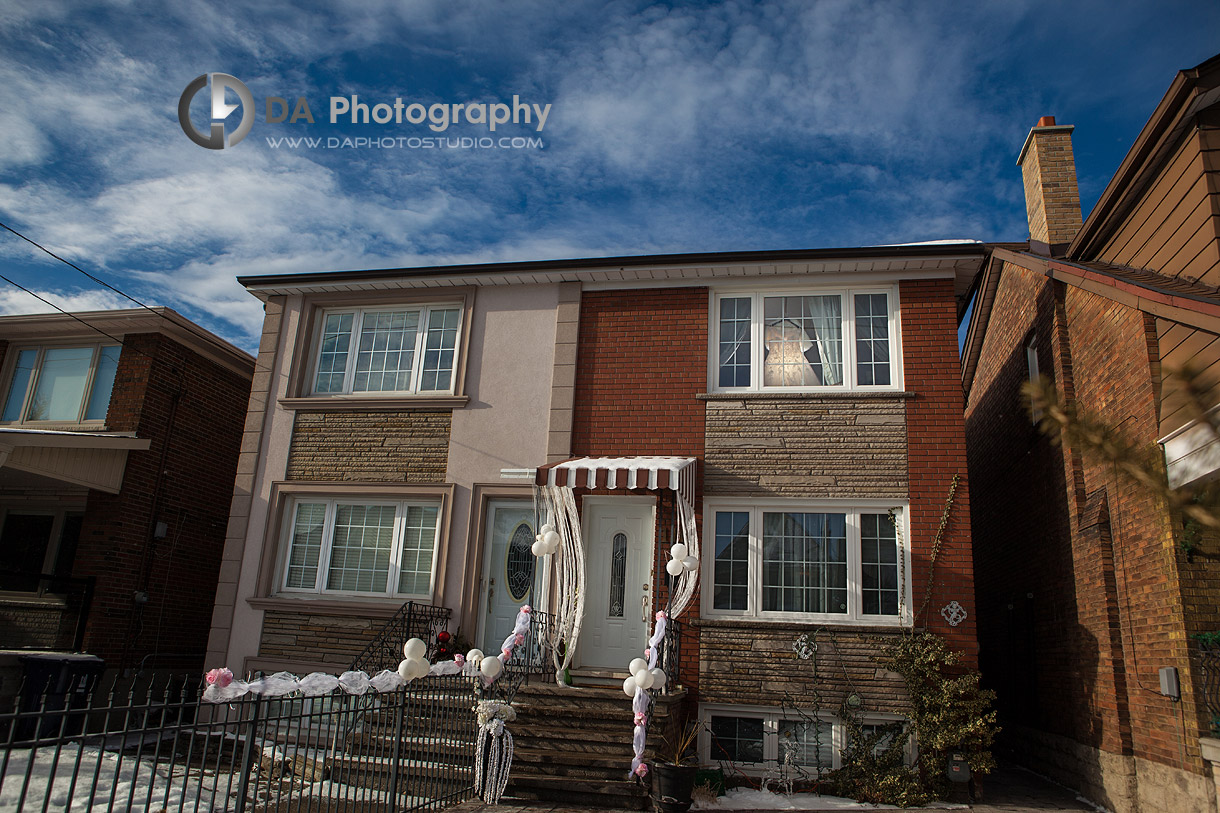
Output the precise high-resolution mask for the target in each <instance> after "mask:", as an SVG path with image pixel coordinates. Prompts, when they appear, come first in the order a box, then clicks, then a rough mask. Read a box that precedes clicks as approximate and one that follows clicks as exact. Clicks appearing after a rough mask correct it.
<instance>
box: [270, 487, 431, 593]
mask: <svg viewBox="0 0 1220 813" xmlns="http://www.w3.org/2000/svg"><path fill="white" fill-rule="evenodd" d="M302 503H306V504H324V505H325V506H326V509H325V510H326V518H325V521H324V522H323V525H322V547H321V549H320V550H319V551H318V570H317V573H315V574H314V586H313V587H312V588H308V587H290V586H289V585H288V568H289V564H290V562H291V560H292V543H293V537H294V535H295V534H296V524H297V506H299V505H301V504H302ZM340 505H360V506H390V507H393V508H394V540H393V543H392V546H391V548H390V565H389V571H388V573H387V575H386V589H385V590H383V591H362V590H331V589H329V588H327V587H326V582H327V579H328V578H329V576H330V564H331V546H332V544H333V542H334V532H335V516H336V514H337V512H338V506H340ZM412 507H414V508H436V509H437V517H436V531H435V536H434V538H433V543H432V567H431V573H430V575H429V578H428V592H427V593H399V592H398V582H399V577H400V576H401V573H402V548H403V539H404V535H405V532H406V528H405V525H406V520H407V509H408V508H412ZM284 510H285V511H286V512H287V514H286V515H285V520H286V521H285V522H284V523H283V524H284V526H285V528H286V531H285V534H284V537H283V539H282V540H281V543H280V557H279V558H280V563H279V566H278V568H277V570H276V572H277V578H276V584H277V585H278V588H279V593H280V594H281V595H284V596H316V597H338V598H346V597H366V598H395V599H401V600H408V599H424V600H427V601H431V600H432V597H433V595H434V594H435V593H436V569H437V564H438V561H439V559H440V552H441V551H440V535H441V528H442V526H443V524H444V519H445V518H444V505H443V504H442V501H441V500H440V499H431V498H423V499H404V500H392V499H390V500H388V499H385V498H384V497H361V496H359V495H355V494H354V495H351V496H343V497H334V496H329V495H323V494H299V495H296V496H294V497H292V498H291V499H289V500H287V501H286V502H285V506H284Z"/></svg>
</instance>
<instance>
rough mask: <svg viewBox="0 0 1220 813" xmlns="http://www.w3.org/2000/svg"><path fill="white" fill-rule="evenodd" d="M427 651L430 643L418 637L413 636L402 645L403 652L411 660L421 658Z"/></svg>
mask: <svg viewBox="0 0 1220 813" xmlns="http://www.w3.org/2000/svg"><path fill="white" fill-rule="evenodd" d="M427 651H428V645H427V644H425V643H424V642H423V641H421V640H420V639H418V638H412V639H411V640H410V641H407V642H406V643H405V644H403V645H402V654H404V655H406V656H407V660H409V661H417V660H419V659H420V658H422V657H423V656H424V655H425V654H426V653H427Z"/></svg>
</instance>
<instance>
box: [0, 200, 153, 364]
mask: <svg viewBox="0 0 1220 813" xmlns="http://www.w3.org/2000/svg"><path fill="white" fill-rule="evenodd" d="M0 225H3V224H0ZM6 228H7V227H6ZM10 231H12V230H11V229H10ZM18 236H20V235H18ZM0 279H2V280H4V281H5V282H7V283H8V284H9V285H12V286H13V287H15V288H20V289H21V290H23V291H25V292H26V293H27V294H29V295H30V296H32V297H34V298H35V299H37V300H38V301H39V302H45V303H46V304H48V305H50V306H51V307H52V308H54V309H55V310H57V311H59V312H60V313H62V314H63V315H64V316H67V317H69V318H71V319H75V320H76V321H78V322H80V323H81V324H82V325H84V326H85V327H87V328H89V329H90V330H93V331H96V332H98V333H100V334H102V335H103V336H105V337H106V338H107V339H110V341H112V342H117V343H118V344H120V345H122V346H123V347H127V345H126V344H123V340H122V339H118V338H115V337H114V336H111V335H110V334H109V333H107V332H106V331H104V330H102V329H101V328H100V327H98V326H97V325H91V324H89V323H88V322H86V321H85V320H84V319H81V318H80V317H79V316H77V315H76V314H74V313H69V312H68V311H66V310H64V309H63V308H61V307H59V306H58V305H56V304H55V303H54V302H52V301H51V300H49V299H47V298H45V297H41V296H39V295H38V294H36V293H34V292H33V291H31V290H30V289H29V288H26V287H25V286H24V285H21V284H19V283H16V282H13V281H12V280H11V279H9V278H8V277H6V276H4V275H3V274H0ZM153 313H156V311H153ZM127 349H128V350H134V351H135V352H137V353H139V354H140V355H141V356H143V357H144V358H146V359H148V360H149V361H156V359H154V358H153V357H152V356H150V355H148V354H147V353H145V352H144V351H143V350H141V349H140V348H138V347H127Z"/></svg>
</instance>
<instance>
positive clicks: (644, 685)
mask: <svg viewBox="0 0 1220 813" xmlns="http://www.w3.org/2000/svg"><path fill="white" fill-rule="evenodd" d="M634 677H635V685H636V686H639V687H640V688H641V689H651V688H652V672H649V671H648V669H647V667H645V668H644V669H641V670H640V671H638V672H636V673H635V675H634Z"/></svg>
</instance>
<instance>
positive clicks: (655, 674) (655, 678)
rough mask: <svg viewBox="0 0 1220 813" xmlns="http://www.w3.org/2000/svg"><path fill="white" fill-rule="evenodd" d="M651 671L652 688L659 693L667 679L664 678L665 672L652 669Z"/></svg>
mask: <svg viewBox="0 0 1220 813" xmlns="http://www.w3.org/2000/svg"><path fill="white" fill-rule="evenodd" d="M651 671H652V688H654V689H656V690H658V691H660V690H661V689H664V688H665V681H666V680H667V678H666V677H665V670H663V669H653V670H651Z"/></svg>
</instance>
